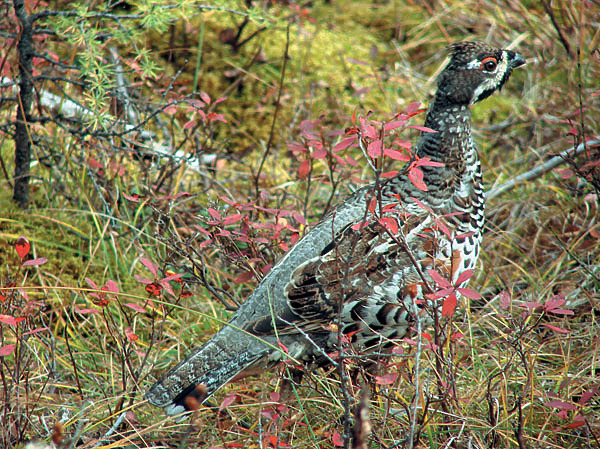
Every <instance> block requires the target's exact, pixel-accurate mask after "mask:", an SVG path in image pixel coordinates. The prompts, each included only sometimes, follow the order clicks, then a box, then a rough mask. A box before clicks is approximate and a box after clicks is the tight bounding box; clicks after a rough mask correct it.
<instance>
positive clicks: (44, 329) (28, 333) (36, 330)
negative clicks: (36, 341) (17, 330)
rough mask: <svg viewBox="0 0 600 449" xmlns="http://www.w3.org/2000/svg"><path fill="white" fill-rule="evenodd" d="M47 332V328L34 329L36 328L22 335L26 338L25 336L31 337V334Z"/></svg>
mask: <svg viewBox="0 0 600 449" xmlns="http://www.w3.org/2000/svg"><path fill="white" fill-rule="evenodd" d="M49 330H50V329H48V328H47V327H36V328H35V329H33V330H30V331H28V332H24V333H23V336H26V335H33V334H38V333H40V332H44V331H49Z"/></svg>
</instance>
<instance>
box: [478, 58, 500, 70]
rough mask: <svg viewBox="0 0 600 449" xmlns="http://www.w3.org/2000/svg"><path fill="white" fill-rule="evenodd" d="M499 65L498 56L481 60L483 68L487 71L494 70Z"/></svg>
mask: <svg viewBox="0 0 600 449" xmlns="http://www.w3.org/2000/svg"><path fill="white" fill-rule="evenodd" d="M497 66H498V61H496V58H493V57H491V56H490V57H489V58H485V59H484V60H483V61H481V69H482V70H485V71H486V72H493V71H494V70H496V67H497Z"/></svg>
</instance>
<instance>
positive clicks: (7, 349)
mask: <svg viewBox="0 0 600 449" xmlns="http://www.w3.org/2000/svg"><path fill="white" fill-rule="evenodd" d="M16 347H17V345H16V344H11V345H6V346H2V347H1V348H0V357H6V356H7V355H10V354H12V353H13V352H14V351H15V348H16Z"/></svg>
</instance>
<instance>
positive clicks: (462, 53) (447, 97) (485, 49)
mask: <svg viewBox="0 0 600 449" xmlns="http://www.w3.org/2000/svg"><path fill="white" fill-rule="evenodd" d="M448 49H449V51H450V62H449V63H448V65H447V66H446V67H445V68H444V70H443V71H442V73H440V76H439V77H438V92H437V94H436V96H438V100H442V101H447V102H449V103H453V104H473V103H476V102H478V101H481V100H483V99H485V98H487V97H489V96H490V95H491V94H493V93H494V91H496V90H499V89H501V88H502V86H503V85H504V83H506V81H508V78H509V77H510V74H511V73H512V71H513V69H515V68H517V67H519V66H522V65H523V64H525V62H526V61H525V59H524V58H523V57H522V56H521V55H519V54H518V53H515V52H514V51H511V50H504V49H502V48H497V47H494V46H491V45H489V44H487V43H485V42H456V43H454V44H452V45H450V46H449V47H448Z"/></svg>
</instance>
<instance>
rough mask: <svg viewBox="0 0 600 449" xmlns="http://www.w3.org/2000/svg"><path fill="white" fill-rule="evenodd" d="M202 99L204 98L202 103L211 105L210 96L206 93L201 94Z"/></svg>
mask: <svg viewBox="0 0 600 449" xmlns="http://www.w3.org/2000/svg"><path fill="white" fill-rule="evenodd" d="M200 98H202V101H204V102H205V103H206V104H210V101H211V100H210V96H209V95H208V94H207V93H206V92H204V91H202V92H200Z"/></svg>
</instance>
